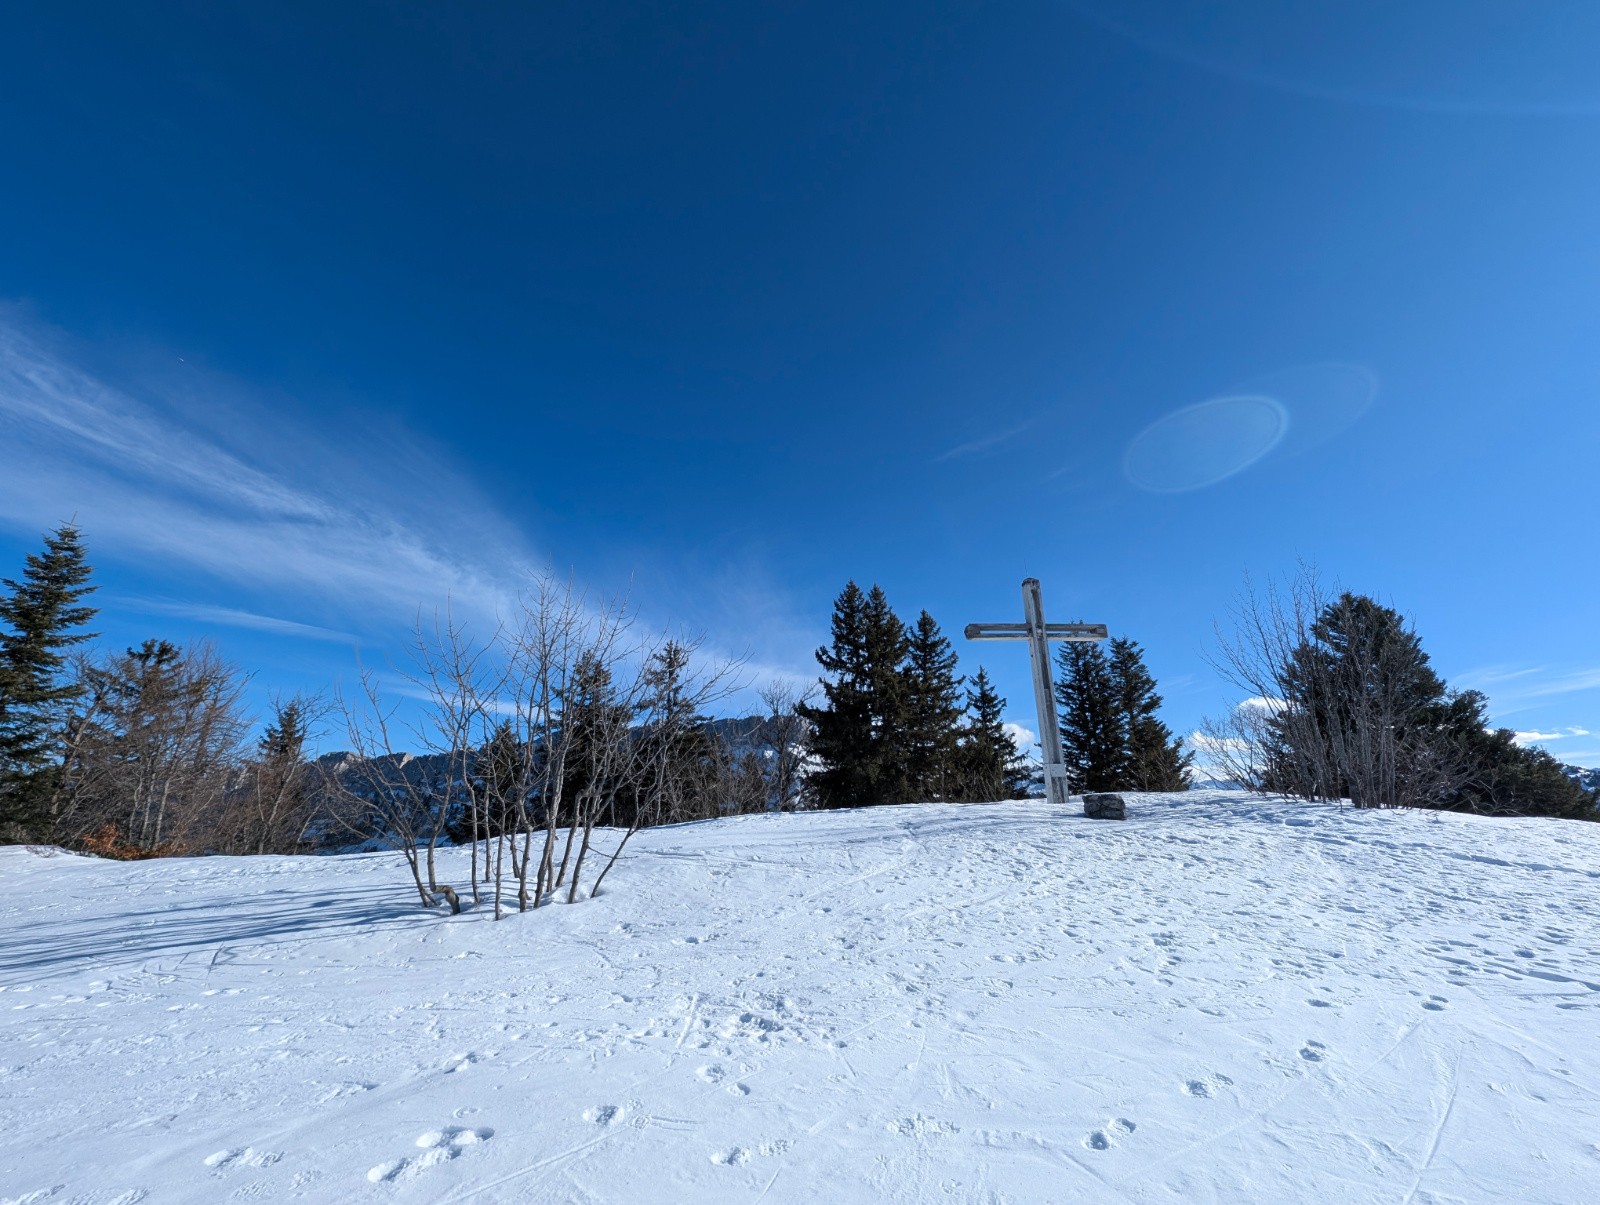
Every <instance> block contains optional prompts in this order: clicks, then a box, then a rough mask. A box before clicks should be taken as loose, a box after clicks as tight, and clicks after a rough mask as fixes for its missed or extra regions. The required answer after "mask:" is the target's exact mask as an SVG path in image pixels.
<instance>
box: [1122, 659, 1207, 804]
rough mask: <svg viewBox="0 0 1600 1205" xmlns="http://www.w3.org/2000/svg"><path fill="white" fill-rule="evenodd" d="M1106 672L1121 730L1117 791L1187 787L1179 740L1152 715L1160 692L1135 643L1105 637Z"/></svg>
mask: <svg viewBox="0 0 1600 1205" xmlns="http://www.w3.org/2000/svg"><path fill="white" fill-rule="evenodd" d="M1110 672H1111V684H1112V689H1113V691H1114V692H1115V696H1116V705H1117V709H1118V711H1119V712H1120V713H1121V715H1122V725H1123V730H1124V731H1125V732H1126V733H1127V745H1126V748H1125V750H1124V757H1123V765H1122V769H1121V771H1120V774H1119V777H1118V783H1117V787H1116V788H1115V789H1117V790H1126V791H1184V790H1188V787H1189V763H1190V762H1191V761H1193V760H1194V755H1193V754H1191V753H1186V752H1185V751H1184V748H1183V741H1182V740H1181V739H1178V738H1175V737H1173V735H1172V730H1171V729H1170V728H1168V727H1167V726H1166V725H1165V724H1163V723H1162V722H1161V720H1160V719H1158V718H1157V716H1156V712H1157V710H1159V708H1160V707H1161V696H1160V695H1158V694H1157V693H1156V680H1155V678H1153V677H1152V676H1151V674H1150V671H1149V670H1148V669H1146V668H1145V664H1144V655H1143V651H1142V650H1141V649H1140V648H1139V645H1138V643H1137V642H1136V641H1133V640H1129V639H1127V638H1126V637H1116V638H1113V639H1112V641H1111V656H1110Z"/></svg>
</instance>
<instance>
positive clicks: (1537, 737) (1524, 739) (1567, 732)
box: [1513, 727, 1589, 745]
mask: <svg viewBox="0 0 1600 1205" xmlns="http://www.w3.org/2000/svg"><path fill="white" fill-rule="evenodd" d="M1588 735H1589V730H1588V729H1587V728H1574V727H1567V728H1558V729H1557V730H1556V731H1554V732H1537V731H1535V732H1518V733H1515V734H1513V739H1514V740H1515V741H1516V742H1517V744H1519V745H1531V744H1534V743H1536V742H1538V741H1564V740H1566V739H1567V738H1568V737H1573V736H1588Z"/></svg>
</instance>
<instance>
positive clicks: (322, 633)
mask: <svg viewBox="0 0 1600 1205" xmlns="http://www.w3.org/2000/svg"><path fill="white" fill-rule="evenodd" d="M122 602H123V603H124V604H126V605H128V606H131V607H133V608H134V609H135V610H139V611H146V612H152V613H154V614H158V615H177V616H181V617H183V618H185V619H197V620H199V621H200V622H201V623H209V624H217V625H220V626H222V627H228V628H246V629H249V630H251V631H255V632H270V633H272V634H273V635H275V636H293V637H297V638H299V639H302V640H326V641H330V642H332V643H335V644H356V643H358V641H359V638H358V637H357V636H355V635H354V634H353V633H350V632H339V631H335V630H334V629H332V628H323V627H318V626H317V625H316V624H311V623H299V622H297V621H296V620H293V619H280V618H278V617H277V616H275V615H258V614H256V613H255V612H253V611H240V610H237V609H235V608H233V607H212V606H206V605H203V604H195V603H182V602H168V601H166V600H165V599H159V598H126V599H123V600H122Z"/></svg>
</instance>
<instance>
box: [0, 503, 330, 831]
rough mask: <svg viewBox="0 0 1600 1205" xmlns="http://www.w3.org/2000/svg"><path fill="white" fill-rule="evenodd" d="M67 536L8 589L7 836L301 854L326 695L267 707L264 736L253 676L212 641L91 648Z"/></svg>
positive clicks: (56, 535) (3, 739) (54, 538)
mask: <svg viewBox="0 0 1600 1205" xmlns="http://www.w3.org/2000/svg"><path fill="white" fill-rule="evenodd" d="M91 573H92V571H91V569H90V566H89V564H88V561H87V558H86V554H85V550H84V546H83V541H82V537H81V533H80V532H79V531H78V530H77V529H76V528H75V527H73V526H71V525H65V526H62V527H60V528H58V529H56V530H55V531H54V532H52V533H50V534H49V535H48V536H47V537H46V538H45V542H44V548H43V550H42V551H41V552H39V553H36V554H32V555H30V556H29V557H28V558H27V560H26V563H25V565H24V567H23V572H22V574H21V576H20V578H18V579H11V578H6V579H4V581H3V582H0V585H3V587H4V594H3V595H0V841H11V842H16V841H45V842H52V843H58V844H64V845H68V846H71V847H74V848H80V849H86V850H90V851H92V852H99V853H107V854H114V855H117V856H147V855H155V854H161V853H172V852H179V851H182V850H186V849H190V848H194V847H196V846H197V845H199V846H201V847H203V848H206V849H211V850H215V851H218V852H228V853H266V852H289V851H292V850H294V849H297V848H302V847H303V846H304V845H305V841H306V829H307V826H308V824H309V823H310V820H311V818H312V816H313V815H314V814H315V811H316V807H315V802H316V799H317V797H318V795H319V784H318V782H317V775H316V773H315V768H314V767H313V766H311V765H310V764H308V762H307V760H306V746H307V742H308V740H309V739H310V737H311V726H312V725H313V724H314V723H315V721H316V718H317V715H318V713H319V711H320V704H319V703H318V701H317V700H315V699H311V698H306V697H303V696H296V697H293V698H287V699H279V700H277V701H275V702H274V705H273V714H272V717H271V719H270V720H269V722H268V723H267V724H266V726H265V729H264V731H263V733H262V735H261V736H260V738H259V739H258V740H256V741H251V740H249V738H248V733H249V729H250V724H249V721H248V717H247V716H246V714H245V712H244V708H243V703H242V699H243V693H244V686H245V679H244V676H243V675H242V674H241V673H240V672H239V670H238V669H237V667H235V666H233V665H231V664H229V663H228V662H226V661H224V660H223V659H222V657H221V656H220V655H219V654H218V653H217V652H216V650H215V649H214V648H212V647H211V646H210V645H208V644H203V643H202V644H198V645H194V646H192V647H189V648H180V647H179V646H177V645H174V644H171V643H169V642H168V641H165V640H147V641H145V642H143V644H141V645H140V646H139V647H138V648H131V649H127V650H125V651H124V652H121V653H111V652H106V651H99V652H97V651H94V650H91V649H86V648H84V647H82V646H85V645H86V644H87V642H89V641H90V640H92V639H93V638H94V637H95V635H96V633H94V632H91V631H87V630H85V629H86V628H87V626H88V625H89V624H90V623H92V622H93V620H94V617H95V615H96V614H97V611H96V608H94V607H93V606H90V605H89V604H88V603H87V601H86V600H87V598H88V596H89V595H90V594H92V593H93V591H94V589H95V587H94V585H93V584H92V582H91V580H90V579H91Z"/></svg>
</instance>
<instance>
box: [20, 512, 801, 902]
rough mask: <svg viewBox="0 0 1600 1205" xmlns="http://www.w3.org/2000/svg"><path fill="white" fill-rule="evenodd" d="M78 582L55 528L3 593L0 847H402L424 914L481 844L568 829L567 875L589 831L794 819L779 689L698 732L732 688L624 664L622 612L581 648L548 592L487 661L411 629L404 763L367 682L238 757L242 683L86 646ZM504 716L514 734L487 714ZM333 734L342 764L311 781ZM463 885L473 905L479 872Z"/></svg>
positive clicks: (292, 700)
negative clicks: (542, 829)
mask: <svg viewBox="0 0 1600 1205" xmlns="http://www.w3.org/2000/svg"><path fill="white" fill-rule="evenodd" d="M91 578H92V570H91V568H90V566H89V564H88V560H87V555H86V552H85V549H84V545H83V541H82V537H81V533H80V532H79V531H78V530H77V529H76V528H74V527H72V526H70V525H68V526H63V527H61V528H59V529H57V530H56V531H55V532H53V533H51V534H50V535H49V536H47V537H46V539H45V542H44V548H43V550H42V551H41V552H40V553H38V554H34V555H30V556H29V557H28V558H27V561H26V564H25V566H24V569H23V572H22V573H21V574H20V575H19V577H18V578H17V579H15V580H13V579H9V578H8V579H4V581H3V583H0V585H3V596H0V841H6V842H19V841H26V842H41V843H51V844H60V845H64V846H67V847H69V848H75V849H82V850H87V851H90V852H95V853H101V854H107V855H111V856H117V857H142V856H158V855H163V854H177V853H207V852H212V853H235V854H243V853H293V852H304V851H309V850H313V849H318V848H330V847H332V848H337V847H342V846H348V845H351V844H355V843H360V842H374V841H375V842H378V843H380V844H390V845H399V844H404V843H410V846H411V848H413V850H417V851H421V852H420V853H419V854H418V864H417V867H416V869H417V872H418V882H419V890H423V892H424V898H425V899H426V898H427V897H428V893H429V892H431V891H433V890H435V889H436V888H437V887H438V884H436V883H435V882H434V875H433V859H432V853H433V850H434V848H435V847H436V846H437V845H438V844H439V842H440V841H448V840H451V839H456V840H460V841H467V840H476V839H480V838H481V839H482V840H484V841H485V842H487V843H489V844H493V843H495V842H497V841H500V840H501V839H502V838H503V837H504V836H505V835H506V834H507V833H511V832H514V831H526V830H528V829H529V828H530V826H531V825H532V824H533V822H534V820H536V819H537V820H540V821H545V820H548V821H550V824H549V825H546V827H547V828H550V827H552V826H553V825H554V823H555V821H557V820H562V821H564V822H567V823H568V827H569V829H570V830H571V831H572V832H573V834H574V838H573V842H574V844H573V848H574V850H575V851H577V852H574V853H573V858H574V860H576V859H577V858H579V857H580V856H581V851H582V850H583V849H585V848H586V844H587V840H588V833H589V832H590V831H592V829H593V827H594V826H595V824H603V825H615V826H619V827H621V828H623V829H624V830H627V831H631V830H632V829H634V828H637V827H640V826H643V825H649V824H661V823H673V822H679V821H683V820H691V819H700V818H705V817H709V816H719V815H727V814H731V813H737V812H742V811H764V810H770V809H774V808H793V807H796V806H800V805H801V804H802V803H803V798H802V789H803V773H802V759H803V753H802V750H801V744H802V741H801V737H802V732H803V728H804V724H803V721H802V720H801V719H800V718H799V716H798V714H797V713H796V710H795V707H796V703H797V697H796V695H795V693H794V692H793V691H792V690H790V689H788V688H786V687H784V686H783V685H782V684H776V685H773V686H770V687H768V688H767V689H766V690H765V691H763V692H762V700H763V703H764V705H765V706H766V709H767V710H766V712H765V713H764V714H761V715H753V716H749V717H746V718H744V719H741V720H718V719H715V718H713V717H712V716H711V715H709V714H708V713H707V707H708V704H709V703H711V702H713V701H715V700H716V699H718V698H720V697H723V695H724V694H725V693H726V692H725V691H724V690H723V687H724V686H725V685H726V680H725V677H726V676H725V675H724V674H721V672H720V671H718V672H713V673H711V674H710V675H707V674H706V673H703V672H702V671H701V670H700V668H699V666H698V665H697V664H696V661H695V650H694V649H693V648H692V647H691V646H689V645H687V644H685V643H683V642H681V641H673V640H667V641H664V642H662V643H661V644H659V645H657V646H655V647H644V646H642V645H638V644H637V643H635V644H631V645H630V644H628V643H627V641H626V640H625V639H624V638H623V632H624V630H625V628H626V626H627V624H626V623H625V622H623V618H622V617H621V616H620V615H619V614H611V615H610V616H609V618H606V619H604V620H603V622H602V623H601V624H600V626H599V628H598V629H595V630H588V631H586V630H585V623H586V619H585V616H587V615H589V614H590V609H588V608H585V607H584V606H583V605H582V604H581V600H579V599H577V598H576V597H575V596H573V595H572V594H571V592H570V589H569V590H567V591H562V590H560V589H556V588H553V587H552V583H550V582H548V581H541V582H540V583H538V587H537V590H536V594H537V597H536V599H535V600H534V601H533V602H532V603H531V604H530V607H531V610H530V611H529V613H528V614H529V616H531V618H528V621H527V623H526V624H525V625H524V627H523V628H522V629H521V630H519V632H518V633H517V634H516V637H515V639H510V638H507V639H504V640H500V641H499V642H498V644H497V647H494V648H487V649H486V648H473V647H469V643H468V642H467V641H466V640H465V637H464V634H463V633H462V632H460V631H459V630H458V629H455V628H453V627H450V626H449V625H448V624H447V625H445V626H444V627H443V628H440V629H438V630H430V631H419V633H418V639H417V645H416V651H417V657H418V660H417V663H416V665H415V666H414V667H413V670H414V672H413V673H410V674H409V675H408V676H410V678H411V681H412V685H413V687H415V688H416V692H417V693H419V694H421V695H422V696H423V697H424V698H425V699H426V700H427V702H426V703H425V704H424V705H423V706H422V711H423V713H424V714H423V717H422V722H421V724H420V725H418V726H417V730H415V731H413V730H412V729H410V728H408V729H407V730H406V732H405V739H406V743H407V745H408V746H410V747H407V748H401V747H397V745H396V743H395V741H394V740H393V739H392V738H393V737H396V736H399V735H400V734H399V732H398V731H395V730H393V729H392V728H391V725H390V722H389V717H390V714H391V713H392V708H390V707H388V706H386V705H384V704H383V703H382V702H381V701H380V700H378V699H377V698H376V695H375V694H371V695H369V694H368V693H367V692H366V690H365V688H366V687H367V686H369V685H374V681H373V680H371V679H368V678H364V679H363V689H362V690H361V691H358V692H356V694H355V695H354V697H352V698H350V699H341V700H339V701H338V704H337V705H335V704H333V703H330V702H329V701H327V700H326V699H324V698H323V697H322V696H319V695H295V696H293V697H289V698H279V699H275V700H274V701H273V704H272V709H271V712H270V714H269V716H268V717H267V720H266V723H265V724H264V726H263V727H262V728H261V729H259V730H257V731H259V735H255V736H252V729H254V728H255V724H254V721H253V720H252V718H251V716H250V715H249V714H248V712H247V710H246V707H245V688H246V685H247V681H248V679H247V677H246V675H245V674H244V673H243V672H241V671H240V669H239V668H238V667H237V666H235V665H233V664H232V663H230V662H228V661H226V660H225V659H224V658H223V657H222V656H221V655H220V654H219V653H218V652H217V650H216V649H215V648H214V647H213V646H211V645H210V644H207V643H197V644H194V645H191V646H188V647H183V646H180V645H177V644H174V643H171V642H169V641H166V640H161V639H151V640H146V641H144V642H143V643H142V644H141V645H139V646H138V647H135V648H129V649H126V650H123V651H120V652H118V651H113V650H107V649H97V648H95V647H93V646H92V645H91V644H90V642H91V641H93V640H94V639H95V637H96V635H97V633H95V632H93V631H91V630H89V628H90V626H91V625H92V622H93V620H94V617H95V615H96V613H97V612H96V609H95V608H94V607H93V606H92V605H90V604H89V602H88V599H89V597H90V595H92V593H93V591H94V589H95V587H94V585H93V582H92V580H91ZM630 622H631V621H630ZM491 643H496V642H491ZM491 662H494V663H495V665H496V666H497V668H496V669H495V670H494V671H493V673H492V674H490V676H489V678H487V679H486V678H485V677H484V674H483V672H482V671H483V670H484V667H485V666H486V665H489V664H490V663H491ZM402 672H404V671H402ZM719 675H720V676H719ZM507 695H509V696H510V697H511V698H513V699H514V700H515V705H514V707H513V708H512V711H513V712H514V714H515V717H516V718H514V719H507V718H504V716H503V715H499V714H497V710H496V709H497V708H499V709H500V710H501V711H503V710H504V709H505V696H507ZM368 704H371V706H368ZM341 722H342V723H341ZM330 725H331V726H333V727H334V728H335V730H336V731H337V728H338V727H339V726H342V727H343V728H344V736H345V738H346V739H347V740H348V742H349V744H350V746H351V747H352V748H353V749H354V750H355V751H354V753H350V754H344V755H329V756H328V757H324V758H321V759H314V755H313V746H314V744H315V742H316V739H317V737H318V736H319V735H325V734H326V730H327V728H328V727H329V726H330ZM419 742H420V747H418V743H419ZM519 826H520V828H519ZM580 838H581V840H580ZM512 848H514V849H516V850H517V851H518V852H517V853H516V854H514V855H513V860H515V859H516V858H519V857H524V856H525V850H524V846H523V845H520V844H513V846H512ZM489 856H490V855H489V852H488V850H487V848H486V849H485V851H484V855H483V857H484V860H485V867H483V868H482V869H483V871H484V873H486V863H487V859H488V858H489ZM424 864H425V865H424ZM517 869H518V873H519V875H520V874H521V868H520V867H519V868H517ZM549 869H550V871H551V884H550V886H551V887H552V888H553V886H554V885H556V876H557V875H559V878H560V885H562V886H569V885H571V884H573V883H575V881H576V875H575V873H568V868H567V866H566V863H565V860H563V861H562V862H560V863H557V864H553V865H552V866H551V867H550V868H549ZM575 869H576V867H574V870H575ZM472 877H473V886H474V889H476V887H477V885H478V882H479V877H480V867H479V864H478V861H477V851H476V850H475V851H474V863H473V876H472ZM519 881H520V880H519Z"/></svg>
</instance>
